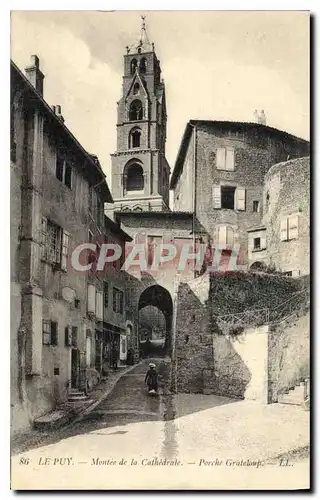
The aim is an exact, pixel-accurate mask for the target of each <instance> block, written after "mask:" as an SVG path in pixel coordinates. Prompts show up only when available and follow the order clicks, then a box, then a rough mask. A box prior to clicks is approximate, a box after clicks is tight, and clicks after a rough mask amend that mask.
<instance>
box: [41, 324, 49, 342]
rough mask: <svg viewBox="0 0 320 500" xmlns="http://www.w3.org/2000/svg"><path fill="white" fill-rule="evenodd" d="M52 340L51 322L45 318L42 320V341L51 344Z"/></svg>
mask: <svg viewBox="0 0 320 500" xmlns="http://www.w3.org/2000/svg"><path fill="white" fill-rule="evenodd" d="M50 341H51V322H50V321H48V320H46V319H43V320H42V343H43V344H45V345H49V344H50Z"/></svg>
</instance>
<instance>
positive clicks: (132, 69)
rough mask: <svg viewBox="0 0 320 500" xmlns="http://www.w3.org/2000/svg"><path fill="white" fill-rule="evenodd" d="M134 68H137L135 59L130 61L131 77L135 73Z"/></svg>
mask: <svg viewBox="0 0 320 500" xmlns="http://www.w3.org/2000/svg"><path fill="white" fill-rule="evenodd" d="M136 68H137V60H136V59H132V61H131V64H130V72H131V75H134V73H135V71H136Z"/></svg>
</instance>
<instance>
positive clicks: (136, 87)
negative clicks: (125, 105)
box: [133, 83, 140, 95]
mask: <svg viewBox="0 0 320 500" xmlns="http://www.w3.org/2000/svg"><path fill="white" fill-rule="evenodd" d="M133 94H134V95H139V94H140V85H139V83H135V84H134V86H133Z"/></svg>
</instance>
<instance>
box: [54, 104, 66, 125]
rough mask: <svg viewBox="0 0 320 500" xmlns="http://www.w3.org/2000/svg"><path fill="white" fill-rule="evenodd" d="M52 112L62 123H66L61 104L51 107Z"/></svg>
mask: <svg viewBox="0 0 320 500" xmlns="http://www.w3.org/2000/svg"><path fill="white" fill-rule="evenodd" d="M51 109H52V111H53V112H54V114H55V115H56V116H57V117H58V118H59V119H60V120H61V121H62V122H64V118H63V116H62V114H61V106H60V104H56V105H55V106H51Z"/></svg>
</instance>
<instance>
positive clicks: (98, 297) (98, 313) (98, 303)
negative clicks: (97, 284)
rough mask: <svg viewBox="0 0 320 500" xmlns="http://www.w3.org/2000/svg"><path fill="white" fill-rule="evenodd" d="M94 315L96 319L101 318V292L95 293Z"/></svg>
mask: <svg viewBox="0 0 320 500" xmlns="http://www.w3.org/2000/svg"><path fill="white" fill-rule="evenodd" d="M96 316H97V319H98V320H100V321H102V320H103V294H102V292H97V293H96Z"/></svg>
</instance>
